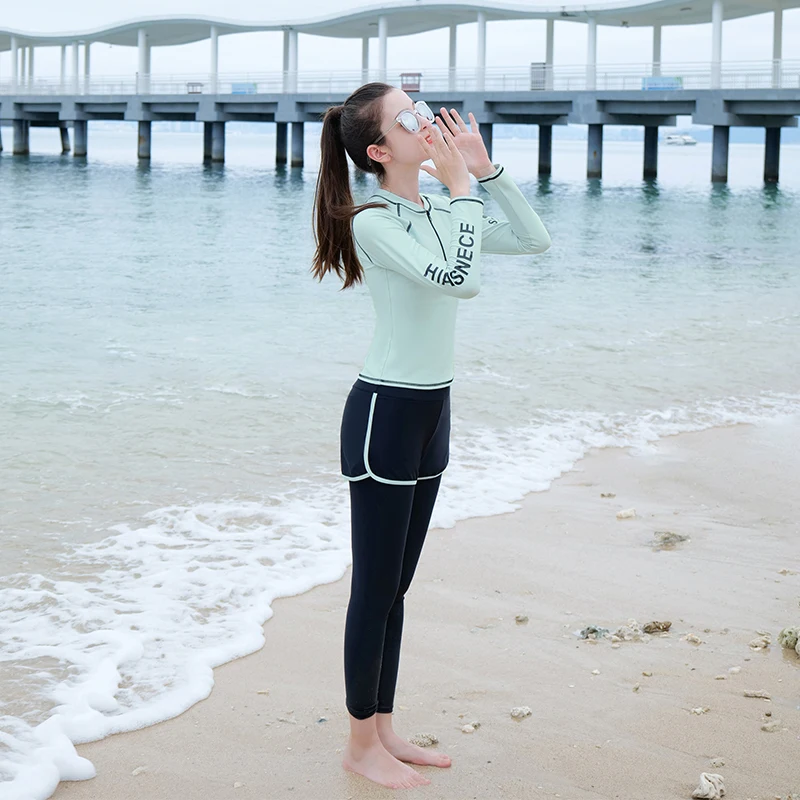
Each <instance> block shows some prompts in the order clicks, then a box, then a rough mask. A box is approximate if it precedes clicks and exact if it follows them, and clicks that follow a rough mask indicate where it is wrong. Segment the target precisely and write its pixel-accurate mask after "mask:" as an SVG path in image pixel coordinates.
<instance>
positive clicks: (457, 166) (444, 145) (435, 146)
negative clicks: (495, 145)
mask: <svg viewBox="0 0 800 800" xmlns="http://www.w3.org/2000/svg"><path fill="white" fill-rule="evenodd" d="M417 136H419V137H420V142H421V143H422V149H423V150H424V152H425V154H426V155H427V156H428V158H429V159H430V160H431V161H433V163H434V167H429V166H427V165H426V164H422V165H421V166H420V169H421V170H424V171H425V172H427V173H428V175H433V177H434V178H436V179H437V180H439V181H441V182H442V183H443V184H444V185H445V186H446V187H447V188H448V189H449V190H450V196H451V197H463V196H464V195H468V194H469V170H468V169H467V164H466V162H465V161H464V156H462V155H461V153H460V151H459V149H458V148H457V147H456V144H455V140H454V139H453V135H452V134H451V133H450V131H449V130H448V129H447V127H446V126H445V125H442V128H441V130H440V129H439V127H438V126H436V125H431V126H430V127H426V128H423V129H422V130H421V131H420V132H419V133H418V134H417ZM427 136H430V137H431V139H432V141H431V142H430V143H428V141H427V138H426V137H427Z"/></svg>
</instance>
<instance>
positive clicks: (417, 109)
mask: <svg viewBox="0 0 800 800" xmlns="http://www.w3.org/2000/svg"><path fill="white" fill-rule="evenodd" d="M420 106H424V107H425V108H426V109H428V112H429V113H430V116H428V114H426V113H425V112H424V111H422V110H420ZM408 114H410V115H411V118H412V119H413V120H414V123H415V124H416V126H417V127H416V128H415V129H413V130H412V129H411V128H409V127H408V125H406V123H405V122H403V118H404V117H405V118H406V119H407V117H406V115H408ZM417 117H424V118H425V119H427V120H428V122H433V121H434V120H435V119H436V115H435V114H434V113H433V109H432V108H431V107H430V106H429V105H428V104H427V103H426V102H425V101H424V100H417V101H416V102H415V103H414V110H413V111H412V110H411V109H410V108H404V109H403V110H402V111H401V112H400V113H399V114H398V115H397V116H396V117H395V118H394V122H393V123H392V124H391V125H390V126H389V127H388V128H387V129H386V130H385V131H384V132H383V133H382V134H381V135H380V136H379V137H378V138H377V139H376V140H375V141H374V142H373V143H372V144H378V142H379V141H380V140H381V139H383V137H384V136H386V134H387V133H389V131H391V130H392V129H393V128H394V126H395V125H397V124H398V123H399V124H400V125H402V126H403V127H404V128H405V129H406V130H407V131H408V132H409V133H416V132H417V131H418V130H419V129H420V124H419V120H418V119H417Z"/></svg>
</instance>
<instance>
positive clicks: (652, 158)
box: [644, 125, 658, 180]
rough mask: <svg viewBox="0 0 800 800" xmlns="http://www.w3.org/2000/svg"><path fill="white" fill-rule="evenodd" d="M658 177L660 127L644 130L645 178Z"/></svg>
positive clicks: (650, 126) (647, 127)
mask: <svg viewBox="0 0 800 800" xmlns="http://www.w3.org/2000/svg"><path fill="white" fill-rule="evenodd" d="M657 175H658V125H645V128H644V178H645V180H646V179H647V178H655V177H656V176H657Z"/></svg>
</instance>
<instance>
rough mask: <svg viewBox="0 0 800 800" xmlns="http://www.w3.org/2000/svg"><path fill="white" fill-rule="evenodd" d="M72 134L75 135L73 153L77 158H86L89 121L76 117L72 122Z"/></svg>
mask: <svg viewBox="0 0 800 800" xmlns="http://www.w3.org/2000/svg"><path fill="white" fill-rule="evenodd" d="M72 135H73V136H74V137H75V144H74V147H73V148H72V155H73V156H75V158H84V157H85V156H86V152H87V147H88V138H89V123H88V122H87V121H86V120H85V119H76V120H75V121H74V122H73V123H72Z"/></svg>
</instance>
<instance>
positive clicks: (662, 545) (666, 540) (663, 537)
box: [653, 531, 689, 550]
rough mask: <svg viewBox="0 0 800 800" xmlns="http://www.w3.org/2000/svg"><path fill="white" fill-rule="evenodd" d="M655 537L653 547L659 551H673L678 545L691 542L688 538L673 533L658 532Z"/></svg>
mask: <svg viewBox="0 0 800 800" xmlns="http://www.w3.org/2000/svg"><path fill="white" fill-rule="evenodd" d="M655 537H656V538H655V541H654V542H653V545H654V547H656V548H657V549H659V550H671V549H672V548H673V547H675V545H676V544H680V543H681V542H688V541H689V537H688V536H684V535H683V534H682V533H674V532H673V531H656V533H655Z"/></svg>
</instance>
